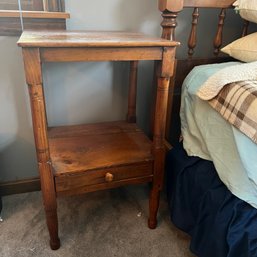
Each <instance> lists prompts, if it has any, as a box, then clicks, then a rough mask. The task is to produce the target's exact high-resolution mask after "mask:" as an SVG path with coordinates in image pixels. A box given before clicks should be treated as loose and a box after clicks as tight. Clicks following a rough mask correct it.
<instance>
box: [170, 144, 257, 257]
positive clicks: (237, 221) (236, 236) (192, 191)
mask: <svg viewBox="0 0 257 257" xmlns="http://www.w3.org/2000/svg"><path fill="white" fill-rule="evenodd" d="M166 164H167V166H166V168H167V195H168V202H169V208H170V215H171V220H172V222H173V223H174V224H175V225H176V226H177V227H178V228H180V229H181V230H183V231H185V232H187V233H188V234H189V235H190V236H191V243H190V249H191V251H192V252H193V253H194V254H196V255H197V256H198V257H257V210H256V209H255V208H253V207H252V206H250V205H249V204H247V203H246V202H244V201H242V200H240V199H239V198H237V197H236V196H234V195H232V194H231V193H230V191H229V190H228V189H227V188H226V186H225V185H224V184H223V183H222V182H221V180H220V179H219V177H218V175H217V172H216V170H215V168H214V166H213V163H212V162H210V161H206V160H202V159H200V158H198V157H188V156H187V154H186V152H185V151H184V149H183V146H182V144H179V145H177V146H176V147H174V148H173V149H172V150H171V151H169V153H168V155H167V162H166ZM256 172H257V171H256Z"/></svg>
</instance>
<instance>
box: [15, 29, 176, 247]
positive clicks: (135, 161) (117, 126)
mask: <svg viewBox="0 0 257 257" xmlns="http://www.w3.org/2000/svg"><path fill="white" fill-rule="evenodd" d="M18 45H19V46H21V47H22V52H23V58H24V66H25V73H26V81H27V84H28V88H29V93H30V99H31V112H32V119H33V129H34V137H35V143H36V151H37V159H38V167H39V172H40V179H41V189H42V195H43V201H44V207H45V212H46V221H47V225H48V230H49V234H50V246H51V248H52V249H58V248H59V247H60V240H59V237H58V221H57V203H56V197H57V196H63V195H71V194H81V193H85V192H90V191H96V190H103V189H108V188H114V187H118V186H123V185H127V184H137V183H146V182H152V189H151V193H150V200H149V206H150V207H149V209H150V213H149V221H148V225H149V227H150V228H155V227H156V224H157V220H156V216H157V210H158V205H159V193H160V190H161V188H162V184H163V169H164V157H165V146H164V135H165V121H166V106H167V98H168V88H169V80H170V77H171V76H172V73H173V65H174V55H175V48H176V46H177V45H178V43H176V42H172V41H168V40H165V39H160V38H152V37H149V36H144V35H142V34H137V33H123V32H82V31H77V32H72V31H59V32H58V31H54V32H46V31H41V32H33V31H27V32H26V31H25V32H23V34H22V36H21V38H20V40H19V42H18ZM140 60H156V61H157V62H158V69H157V70H158V74H157V76H158V78H157V96H156V106H155V117H154V136H153V140H150V139H149V138H148V137H147V136H146V135H144V133H143V132H142V131H141V130H140V129H139V128H138V127H137V125H136V87H137V83H136V81H137V64H138V61H140ZM81 61H129V62H130V87H129V101H128V114H127V118H126V119H125V120H124V121H116V122H105V123H98V124H85V125H78V126H63V127H48V125H47V116H46V109H45V99H44V93H43V81H42V70H41V64H42V63H43V62H81ZM85 90H86V89H85ZM64 104H65V103H64Z"/></svg>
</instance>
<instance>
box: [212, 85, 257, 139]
mask: <svg viewBox="0 0 257 257" xmlns="http://www.w3.org/2000/svg"><path fill="white" fill-rule="evenodd" d="M208 102H209V104H210V105H211V106H212V107H213V108H214V109H215V110H216V111H218V112H219V113H220V114H221V115H222V116H223V117H224V119H226V120H227V121H228V122H229V123H231V124H232V125H233V126H235V127H236V128H238V129H239V130H240V131H241V132H242V133H244V134H245V135H246V136H248V137H249V138H250V139H252V141H254V142H255V143H257V80H247V81H238V82H233V83H229V84H227V85H226V86H224V87H223V88H222V89H221V91H220V92H219V93H218V95H216V96H215V97H214V98H212V99H211V100H208Z"/></svg>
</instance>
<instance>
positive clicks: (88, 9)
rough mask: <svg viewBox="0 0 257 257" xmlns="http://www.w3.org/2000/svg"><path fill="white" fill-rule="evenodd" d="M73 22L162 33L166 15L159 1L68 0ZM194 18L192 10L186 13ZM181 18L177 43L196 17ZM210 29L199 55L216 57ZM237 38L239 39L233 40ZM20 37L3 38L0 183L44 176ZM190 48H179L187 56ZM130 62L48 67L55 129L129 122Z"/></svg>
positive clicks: (141, 113)
mask: <svg viewBox="0 0 257 257" xmlns="http://www.w3.org/2000/svg"><path fill="white" fill-rule="evenodd" d="M66 10H67V11H68V12H70V14H71V19H70V20H69V21H68V22H67V27H68V29H88V30H127V31H141V32H144V33H147V34H152V35H159V34H160V27H159V24H160V21H161V19H160V13H159V12H158V8H157V0H156V1H149V0H140V1H138V0H129V1H128V0H105V1H102V0H95V1H91V0H83V1H81V0H72V1H66ZM186 14H188V11H186ZM186 14H183V15H181V16H180V18H179V24H180V26H179V28H178V30H177V38H178V39H180V40H183V41H185V33H184V32H185V31H188V30H189V27H190V26H189V24H188V22H190V21H191V16H190V14H189V15H186ZM238 20H239V19H238V18H236V19H233V20H232V21H231V22H230V23H229V26H228V29H227V30H226V34H227V36H226V40H225V41H229V40H231V36H230V35H231V34H234V32H236V34H238V33H237V32H238V31H239V27H240V26H238ZM206 23H209V24H210V26H212V25H213V26H214V25H216V23H217V16H215V17H213V18H211V19H210V15H209V13H203V15H202V24H203V25H201V26H200V29H201V30H204V29H205V27H204V25H206ZM213 34H214V33H213V32H210V29H207V31H206V32H205V33H204V35H205V37H201V40H199V41H201V44H200V47H199V49H200V50H199V51H197V55H203V54H206V53H208V54H209V53H210V50H208V49H207V48H206V47H205V46H206V43H207V42H209V41H210V42H211V38H213ZM233 38H234V37H233ZM17 40H18V38H16V37H0V89H1V91H0V92H1V93H0V124H1V126H0V182H4V181H13V180H18V179H25V178H30V177H35V176H38V173H37V167H36V159H35V150H34V141H33V132H32V124H31V115H30V109H29V98H28V93H27V87H26V84H25V78H24V72H23V63H22V56H21V49H19V48H18V47H17V46H16V41H17ZM184 49H185V44H184V45H183V46H182V47H181V48H180V49H179V52H178V55H179V56H182V55H183V54H182V53H183V50H184ZM151 71H152V63H151V62H143V63H141V64H140V69H139V72H140V75H139V90H138V99H139V106H138V117H139V125H140V126H141V127H142V128H143V129H145V130H146V131H148V123H149V112H148V110H149V108H150V103H151V91H152V88H151V80H152V75H151ZM127 78H128V64H127V63H108V62H104V63H69V64H67V63H65V64H61V63H59V64H46V65H44V85H45V88H46V102H47V111H48V121H49V124H50V125H60V124H78V123H82V122H97V121H107V120H116V119H123V117H124V115H125V114H126V106H127V100H126V96H127Z"/></svg>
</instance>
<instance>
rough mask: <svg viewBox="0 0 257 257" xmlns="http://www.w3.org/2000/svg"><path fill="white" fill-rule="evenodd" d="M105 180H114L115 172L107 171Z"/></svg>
mask: <svg viewBox="0 0 257 257" xmlns="http://www.w3.org/2000/svg"><path fill="white" fill-rule="evenodd" d="M105 181H106V182H112V181H113V174H112V173H110V172H107V173H106V174H105Z"/></svg>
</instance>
